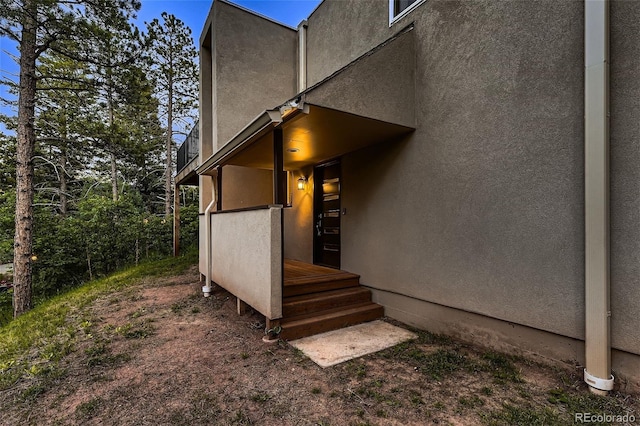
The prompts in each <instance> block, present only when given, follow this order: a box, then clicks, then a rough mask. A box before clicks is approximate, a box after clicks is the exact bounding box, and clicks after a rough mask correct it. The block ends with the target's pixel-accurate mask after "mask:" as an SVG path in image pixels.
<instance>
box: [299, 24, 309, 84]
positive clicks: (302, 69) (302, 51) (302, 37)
mask: <svg viewBox="0 0 640 426" xmlns="http://www.w3.org/2000/svg"><path fill="white" fill-rule="evenodd" d="M307 26H308V23H307V21H306V20H304V21H302V22H300V24H299V25H298V93H300V92H302V91H303V90H305V89H306V88H307Z"/></svg>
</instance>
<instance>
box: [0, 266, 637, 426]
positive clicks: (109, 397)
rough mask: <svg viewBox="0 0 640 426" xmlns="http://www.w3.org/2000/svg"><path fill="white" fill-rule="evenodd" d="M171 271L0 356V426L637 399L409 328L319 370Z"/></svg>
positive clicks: (618, 406) (361, 417)
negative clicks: (404, 334)
mask: <svg viewBox="0 0 640 426" xmlns="http://www.w3.org/2000/svg"><path fill="white" fill-rule="evenodd" d="M193 260H194V262H195V258H194V259H193ZM170 261H171V262H172V263H173V262H175V260H174V259H170ZM165 271H166V270H165ZM167 274H168V276H166V277H162V278H161V279H153V280H149V279H139V278H132V280H133V281H132V282H130V283H129V284H125V283H121V284H118V286H119V287H118V288H119V290H116V291H115V292H110V290H109V289H107V288H96V289H94V290H92V291H97V292H99V295H98V296H95V297H96V298H95V299H94V301H92V302H90V303H88V304H87V305H85V307H76V306H73V305H71V306H69V307H68V308H65V309H68V310H67V311H66V313H65V315H66V316H65V317H64V319H63V320H62V321H61V325H60V326H59V327H57V328H55V332H52V333H50V334H48V335H44V337H45V338H43V339H40V340H38V339H36V340H34V342H33V344H32V345H31V346H29V347H28V348H27V349H26V350H24V351H22V352H20V351H17V352H14V354H17V355H14V356H10V357H8V358H7V357H5V355H4V353H1V352H0V359H2V364H0V369H2V374H0V380H2V381H3V383H9V385H8V386H7V387H5V390H4V392H3V398H2V400H0V411H1V412H2V413H3V414H2V418H3V420H2V422H0V423H3V422H4V423H7V424H46V423H48V424H98V423H101V424H146V423H148V422H149V421H153V422H155V423H157V424H167V425H177V426H179V425H185V426H186V425H192V424H221V425H234V424H236V425H251V424H255V425H261V424H266V425H269V424H274V425H275V424H317V425H382V424H473V425H482V424H484V425H570V424H573V420H574V413H576V412H589V413H594V414H598V413H603V414H609V415H616V414H618V415H624V414H626V413H632V414H633V415H635V416H636V417H638V413H639V412H640V410H639V406H638V402H637V399H636V398H637V396H636V395H633V394H632V395H624V394H621V393H617V392H613V393H612V394H611V396H608V397H597V396H594V395H591V394H590V393H589V392H588V390H587V388H586V386H585V385H584V383H583V382H582V379H581V377H580V371H581V370H580V369H574V368H573V366H571V365H563V364H558V365H557V366H556V367H550V366H549V365H546V364H542V363H536V362H534V361H532V360H530V359H525V358H522V357H517V356H512V355H508V354H503V353H500V352H497V351H495V350H489V349H486V348H481V347H477V346H473V345H469V344H465V343H463V342H460V341H457V340H455V339H452V338H449V337H446V336H439V335H435V334H431V333H427V332H424V331H417V330H413V331H414V332H416V334H417V335H418V337H417V338H416V339H414V340H413V341H409V342H405V343H402V344H400V345H397V346H396V347H393V348H389V349H387V350H385V351H381V352H378V353H374V354H370V355H368V356H365V357H362V358H358V359H354V360H351V361H348V362H345V363H342V364H339V365H336V366H333V367H330V368H325V369H322V368H320V367H318V366H317V365H315V364H314V363H313V362H312V361H311V360H310V359H309V358H307V357H306V356H305V355H304V353H303V352H301V351H299V350H297V349H294V348H293V347H292V346H291V345H289V344H288V343H286V342H283V341H279V342H277V343H276V344H272V345H264V344H262V343H261V338H262V335H263V330H264V318H262V317H260V316H258V315H257V314H255V313H247V314H246V315H243V316H238V315H237V314H236V304H235V298H232V297H231V296H229V294H228V293H226V292H225V291H224V290H223V289H219V288H218V289H216V290H215V291H214V294H212V297H210V298H206V299H205V298H203V297H202V296H201V293H200V283H199V282H197V280H198V275H197V273H196V271H195V268H194V269H191V270H190V271H189V272H188V273H186V274H184V275H183V276H173V275H169V273H168V272H167ZM134 275H135V274H134ZM136 282H137V283H138V284H136ZM183 284H188V285H183ZM85 291H87V290H85ZM74 297H80V296H78V295H76V296H74ZM82 297H87V298H89V297H94V296H90V295H84V296H82ZM388 321H390V322H393V321H391V320H388ZM399 325H401V326H402V324H399ZM0 330H4V329H0ZM22 332H23V333H30V332H32V330H31V329H25V330H23V331H22ZM2 333H5V331H2ZM3 335H4V334H3ZM3 344H6V343H3ZM36 402H37V403H36ZM4 423H3V424H4Z"/></svg>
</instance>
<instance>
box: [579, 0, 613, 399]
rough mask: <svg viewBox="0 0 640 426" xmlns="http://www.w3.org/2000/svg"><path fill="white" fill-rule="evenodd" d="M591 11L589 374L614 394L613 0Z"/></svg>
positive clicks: (587, 97)
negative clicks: (611, 209) (611, 245)
mask: <svg viewBox="0 0 640 426" xmlns="http://www.w3.org/2000/svg"><path fill="white" fill-rule="evenodd" d="M584 4H585V11H584V18H585V34H584V54H585V55H584V56H585V88H584V104H585V106H584V108H585V109H584V122H585V124H584V126H585V127H584V129H585V139H584V154H585V163H584V166H585V171H584V179H585V180H584V183H585V361H586V362H585V367H586V368H585V369H584V381H585V382H586V383H587V384H588V385H589V390H591V392H592V393H596V394H600V395H606V394H607V392H608V391H610V390H612V389H613V384H614V377H613V375H611V333H610V319H611V308H610V298H609V294H610V262H609V260H610V249H609V0H587V1H585V2H584Z"/></svg>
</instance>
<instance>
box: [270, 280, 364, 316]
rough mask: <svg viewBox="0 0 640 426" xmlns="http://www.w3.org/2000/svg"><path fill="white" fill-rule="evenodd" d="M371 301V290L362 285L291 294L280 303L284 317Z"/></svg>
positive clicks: (307, 314)
mask: <svg viewBox="0 0 640 426" xmlns="http://www.w3.org/2000/svg"><path fill="white" fill-rule="evenodd" d="M366 302H371V292H370V291H369V290H368V289H366V288H364V287H348V288H342V289H339V290H331V291H323V292H320V293H312V294H303V295H300V296H291V297H287V298H285V299H284V301H283V303H282V315H283V317H284V318H292V317H298V318H299V317H301V316H309V315H313V314H315V313H318V312H320V311H326V310H329V309H335V308H340V307H344V306H349V305H357V304H362V303H366Z"/></svg>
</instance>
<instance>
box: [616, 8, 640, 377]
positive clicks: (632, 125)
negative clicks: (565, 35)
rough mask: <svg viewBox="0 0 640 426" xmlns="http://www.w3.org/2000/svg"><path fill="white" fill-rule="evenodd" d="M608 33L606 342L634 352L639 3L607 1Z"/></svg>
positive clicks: (639, 336) (639, 283) (638, 267)
mask: <svg viewBox="0 0 640 426" xmlns="http://www.w3.org/2000/svg"><path fill="white" fill-rule="evenodd" d="M611 31H612V33H611V312H612V316H611V330H612V336H611V338H612V343H613V346H614V347H617V348H621V349H625V350H628V351H632V352H635V353H640V331H639V330H640V315H639V313H640V102H639V101H638V100H639V99H640V4H639V3H638V2H626V1H614V2H612V5H611ZM638 371H640V370H638Z"/></svg>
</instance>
